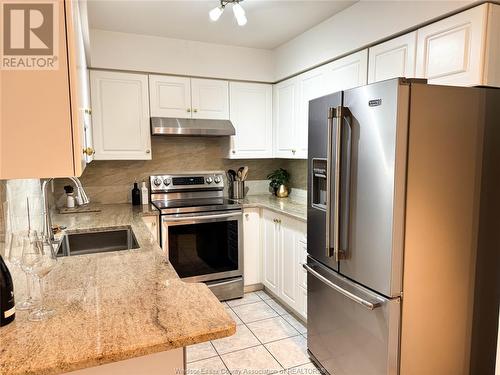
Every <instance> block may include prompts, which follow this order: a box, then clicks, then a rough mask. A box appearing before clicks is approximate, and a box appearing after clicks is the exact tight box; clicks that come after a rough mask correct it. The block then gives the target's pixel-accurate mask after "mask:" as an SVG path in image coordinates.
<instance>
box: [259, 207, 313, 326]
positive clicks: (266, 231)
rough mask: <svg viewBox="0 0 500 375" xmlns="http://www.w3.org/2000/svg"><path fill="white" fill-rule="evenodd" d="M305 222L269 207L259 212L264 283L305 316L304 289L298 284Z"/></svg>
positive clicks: (302, 257) (303, 248)
mask: <svg viewBox="0 0 500 375" xmlns="http://www.w3.org/2000/svg"><path fill="white" fill-rule="evenodd" d="M305 233H306V224H305V223H304V222H302V221H299V220H295V219H292V218H290V217H288V216H284V215H281V214H277V213H275V212H273V211H270V210H266V209H264V210H263V213H262V244H263V246H262V255H263V284H264V286H265V287H266V289H268V290H270V291H271V292H272V293H273V294H274V295H276V296H277V297H278V298H279V299H280V300H281V302H283V303H284V304H286V305H287V306H288V307H289V308H290V309H292V310H293V311H295V312H296V313H297V314H299V315H301V316H302V317H304V318H305V307H304V306H306V303H307V302H306V300H307V291H306V289H304V288H303V286H301V282H302V279H300V277H301V272H302V271H301V269H302V265H301V263H303V259H305V255H304V251H305V245H304V242H303V241H304V239H305Z"/></svg>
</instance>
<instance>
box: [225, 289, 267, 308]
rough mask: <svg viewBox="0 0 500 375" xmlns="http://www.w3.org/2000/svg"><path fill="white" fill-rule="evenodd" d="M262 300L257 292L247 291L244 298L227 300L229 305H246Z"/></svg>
mask: <svg viewBox="0 0 500 375" xmlns="http://www.w3.org/2000/svg"><path fill="white" fill-rule="evenodd" d="M259 301H261V299H260V297H259V296H258V295H257V294H256V293H253V292H252V293H245V294H244V295H243V298H238V299H232V300H230V301H227V302H226V303H227V305H228V306H230V307H235V306H241V305H246V304H249V303H254V302H259Z"/></svg>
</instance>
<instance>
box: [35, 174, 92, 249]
mask: <svg viewBox="0 0 500 375" xmlns="http://www.w3.org/2000/svg"><path fill="white" fill-rule="evenodd" d="M68 178H69V179H70V180H71V181H72V182H73V184H74V185H75V187H76V194H77V195H76V199H75V200H76V203H77V205H78V206H84V205H86V204H89V202H90V200H89V197H88V195H87V193H86V192H85V190H84V189H83V185H82V183H81V182H80V180H79V179H78V177H68ZM53 180H54V179H53V178H49V179H47V180H44V181H43V183H42V199H43V232H42V235H43V237H44V238H46V239H48V241H49V242H51V243H52V242H54V232H53V231H52V217H51V215H50V204H49V194H48V186H49V184H50V183H51V182H52V181H53Z"/></svg>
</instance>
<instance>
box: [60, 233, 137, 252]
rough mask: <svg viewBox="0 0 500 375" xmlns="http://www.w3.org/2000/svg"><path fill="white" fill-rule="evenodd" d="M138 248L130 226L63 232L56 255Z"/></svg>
mask: <svg viewBox="0 0 500 375" xmlns="http://www.w3.org/2000/svg"><path fill="white" fill-rule="evenodd" d="M138 248H139V244H138V242H137V239H136V238H135V235H134V232H133V231H132V228H131V227H120V228H113V229H108V230H102V229H98V230H97V229H96V230H89V231H86V232H83V233H68V234H65V235H64V236H63V237H62V239H61V242H60V243H59V246H58V247H57V256H58V257H64V256H74V255H85V254H95V253H107V252H110V251H120V250H132V249H138Z"/></svg>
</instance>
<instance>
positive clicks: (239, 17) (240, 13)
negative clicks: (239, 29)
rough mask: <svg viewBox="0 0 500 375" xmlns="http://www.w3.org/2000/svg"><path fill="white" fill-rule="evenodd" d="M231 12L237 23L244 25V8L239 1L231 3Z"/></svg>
mask: <svg viewBox="0 0 500 375" xmlns="http://www.w3.org/2000/svg"><path fill="white" fill-rule="evenodd" d="M233 13H234V17H235V18H236V22H238V25H240V26H244V25H246V23H247V17H246V15H245V9H243V7H242V6H241V5H240V4H239V3H236V4H234V5H233Z"/></svg>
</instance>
